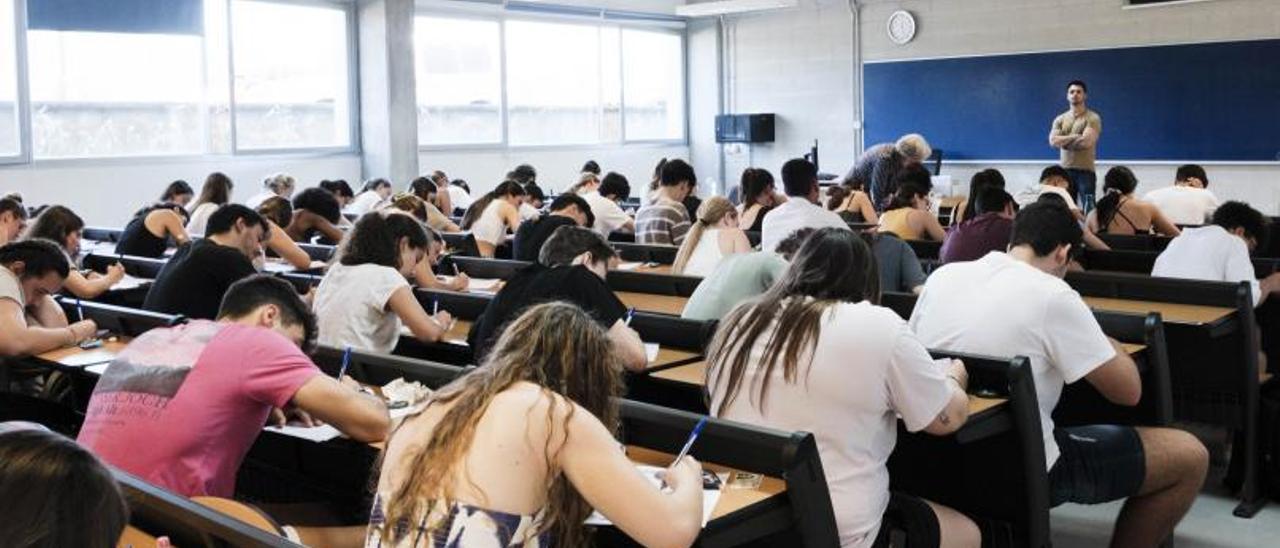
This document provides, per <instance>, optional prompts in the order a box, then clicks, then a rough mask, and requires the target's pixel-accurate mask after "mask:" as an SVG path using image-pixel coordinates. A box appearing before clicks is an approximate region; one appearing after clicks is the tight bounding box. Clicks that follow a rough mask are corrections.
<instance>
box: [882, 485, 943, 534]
mask: <svg viewBox="0 0 1280 548" xmlns="http://www.w3.org/2000/svg"><path fill="white" fill-rule="evenodd" d="M895 532H898V533H899V534H905V536H906V539H907V543H906V545H907V546H908V547H910V548H936V547H937V546H939V545H940V544H942V529H941V526H940V525H939V524H938V515H937V514H934V513H933V508H930V507H929V505H928V504H927V503H925V501H924V500H923V499H919V498H916V497H913V496H911V495H907V494H903V493H899V492H897V491H891V492H890V493H889V507H888V508H885V510H884V517H883V518H881V520H880V533H879V534H877V535H876V541H875V543H873V544H872V546H873V548H888V546H889V541H890V539H891V537H892V536H893V534H894V533H895Z"/></svg>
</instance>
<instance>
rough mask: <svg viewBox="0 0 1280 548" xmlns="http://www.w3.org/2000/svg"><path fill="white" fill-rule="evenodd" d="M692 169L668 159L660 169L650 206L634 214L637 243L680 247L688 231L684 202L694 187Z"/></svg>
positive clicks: (695, 177) (688, 225) (679, 161)
mask: <svg viewBox="0 0 1280 548" xmlns="http://www.w3.org/2000/svg"><path fill="white" fill-rule="evenodd" d="M697 180H698V177H697V175H694V173H693V166H690V165H689V164H688V163H686V162H685V161H684V160H671V161H669V162H666V163H665V164H663V166H662V175H661V178H659V180H658V182H659V186H658V190H657V192H656V193H654V199H653V203H651V204H649V205H646V206H644V207H641V208H640V210H639V211H637V212H636V243H640V244H662V245H680V244H681V243H682V242H684V238H685V235H686V234H687V233H688V232H689V228H690V223H689V211H688V208H686V207H685V206H684V199H685V197H686V196H688V195H689V188H690V186H692V185H696V184H697Z"/></svg>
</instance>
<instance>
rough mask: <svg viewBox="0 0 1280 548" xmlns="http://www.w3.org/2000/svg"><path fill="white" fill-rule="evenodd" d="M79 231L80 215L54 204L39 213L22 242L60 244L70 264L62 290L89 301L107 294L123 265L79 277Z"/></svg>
mask: <svg viewBox="0 0 1280 548" xmlns="http://www.w3.org/2000/svg"><path fill="white" fill-rule="evenodd" d="M82 230H84V220H82V219H81V218H80V216H79V215H76V214H75V212H74V211H71V210H70V209H68V208H66V207H63V206H60V205H54V206H49V207H48V208H45V210H44V211H42V212H40V215H39V216H37V217H36V220H35V221H34V222H32V223H31V226H30V227H29V228H28V229H27V232H26V234H25V235H24V236H23V239H26V240H30V239H35V238H42V239H45V240H49V241H51V242H53V243H56V244H58V245H60V246H61V247H62V250H63V251H64V252H66V254H67V256H68V258H69V259H70V261H71V262H70V263H69V264H70V265H71V270H70V273H69V274H68V275H67V281H66V283H65V284H64V285H63V287H65V288H66V290H67V291H69V292H71V294H72V295H75V296H76V298H79V299H92V298H94V297H97V296H98V295H101V294H103V293H106V292H107V290H109V289H111V286H113V285H115V284H117V283H120V280H122V279H124V266H122V265H121V264H120V263H115V264H112V265H109V266H107V273H106V274H105V275H103V274H98V273H97V272H89V273H88V274H81V273H80V271H79V270H78V269H76V268H75V265H76V262H75V258H76V257H77V256H79V255H80V234H81V231H82Z"/></svg>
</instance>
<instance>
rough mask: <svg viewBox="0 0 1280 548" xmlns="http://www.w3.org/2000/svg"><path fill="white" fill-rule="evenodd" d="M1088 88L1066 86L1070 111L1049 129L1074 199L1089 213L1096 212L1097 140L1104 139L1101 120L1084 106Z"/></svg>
mask: <svg viewBox="0 0 1280 548" xmlns="http://www.w3.org/2000/svg"><path fill="white" fill-rule="evenodd" d="M1088 95H1089V87H1088V86H1086V85H1085V83H1084V82H1082V81H1080V80H1072V81H1071V83H1069V84H1067V103H1068V104H1070V105H1071V108H1070V109H1069V110H1067V111H1066V112H1064V113H1062V114H1059V115H1058V117H1057V118H1054V119H1053V127H1051V128H1050V129H1049V146H1052V147H1053V148H1057V149H1060V150H1061V151H1062V153H1061V159H1060V160H1059V163H1060V164H1062V167H1064V168H1066V169H1067V173H1068V174H1069V175H1071V196H1072V197H1073V198H1075V199H1076V201H1077V202H1078V203H1079V204H1080V208H1081V209H1083V210H1084V212H1085V213H1088V212H1089V210H1091V209H1093V204H1094V194H1095V193H1096V191H1097V188H1098V174H1097V173H1096V172H1095V171H1094V163H1095V162H1096V161H1097V159H1098V137H1099V136H1100V135H1102V116H1099V115H1098V113H1097V112H1094V111H1092V110H1089V108H1088V107H1086V106H1085V104H1084V102H1085V99H1086V98H1087V97H1088Z"/></svg>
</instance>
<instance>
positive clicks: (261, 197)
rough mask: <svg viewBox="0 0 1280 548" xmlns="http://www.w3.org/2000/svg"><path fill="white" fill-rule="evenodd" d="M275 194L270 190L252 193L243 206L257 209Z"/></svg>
mask: <svg viewBox="0 0 1280 548" xmlns="http://www.w3.org/2000/svg"><path fill="white" fill-rule="evenodd" d="M276 196H279V194H276V193H274V192H271V191H270V190H264V191H262V192H259V193H258V194H256V195H254V196H253V197H252V198H249V199H248V200H245V201H244V206H245V207H247V208H249V209H252V210H254V211H257V210H258V206H260V205H262V202H265V201H267V200H270V199H272V198H275V197H276ZM201 234H202V235H203V234H204V233H203V232H202V233H201Z"/></svg>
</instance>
